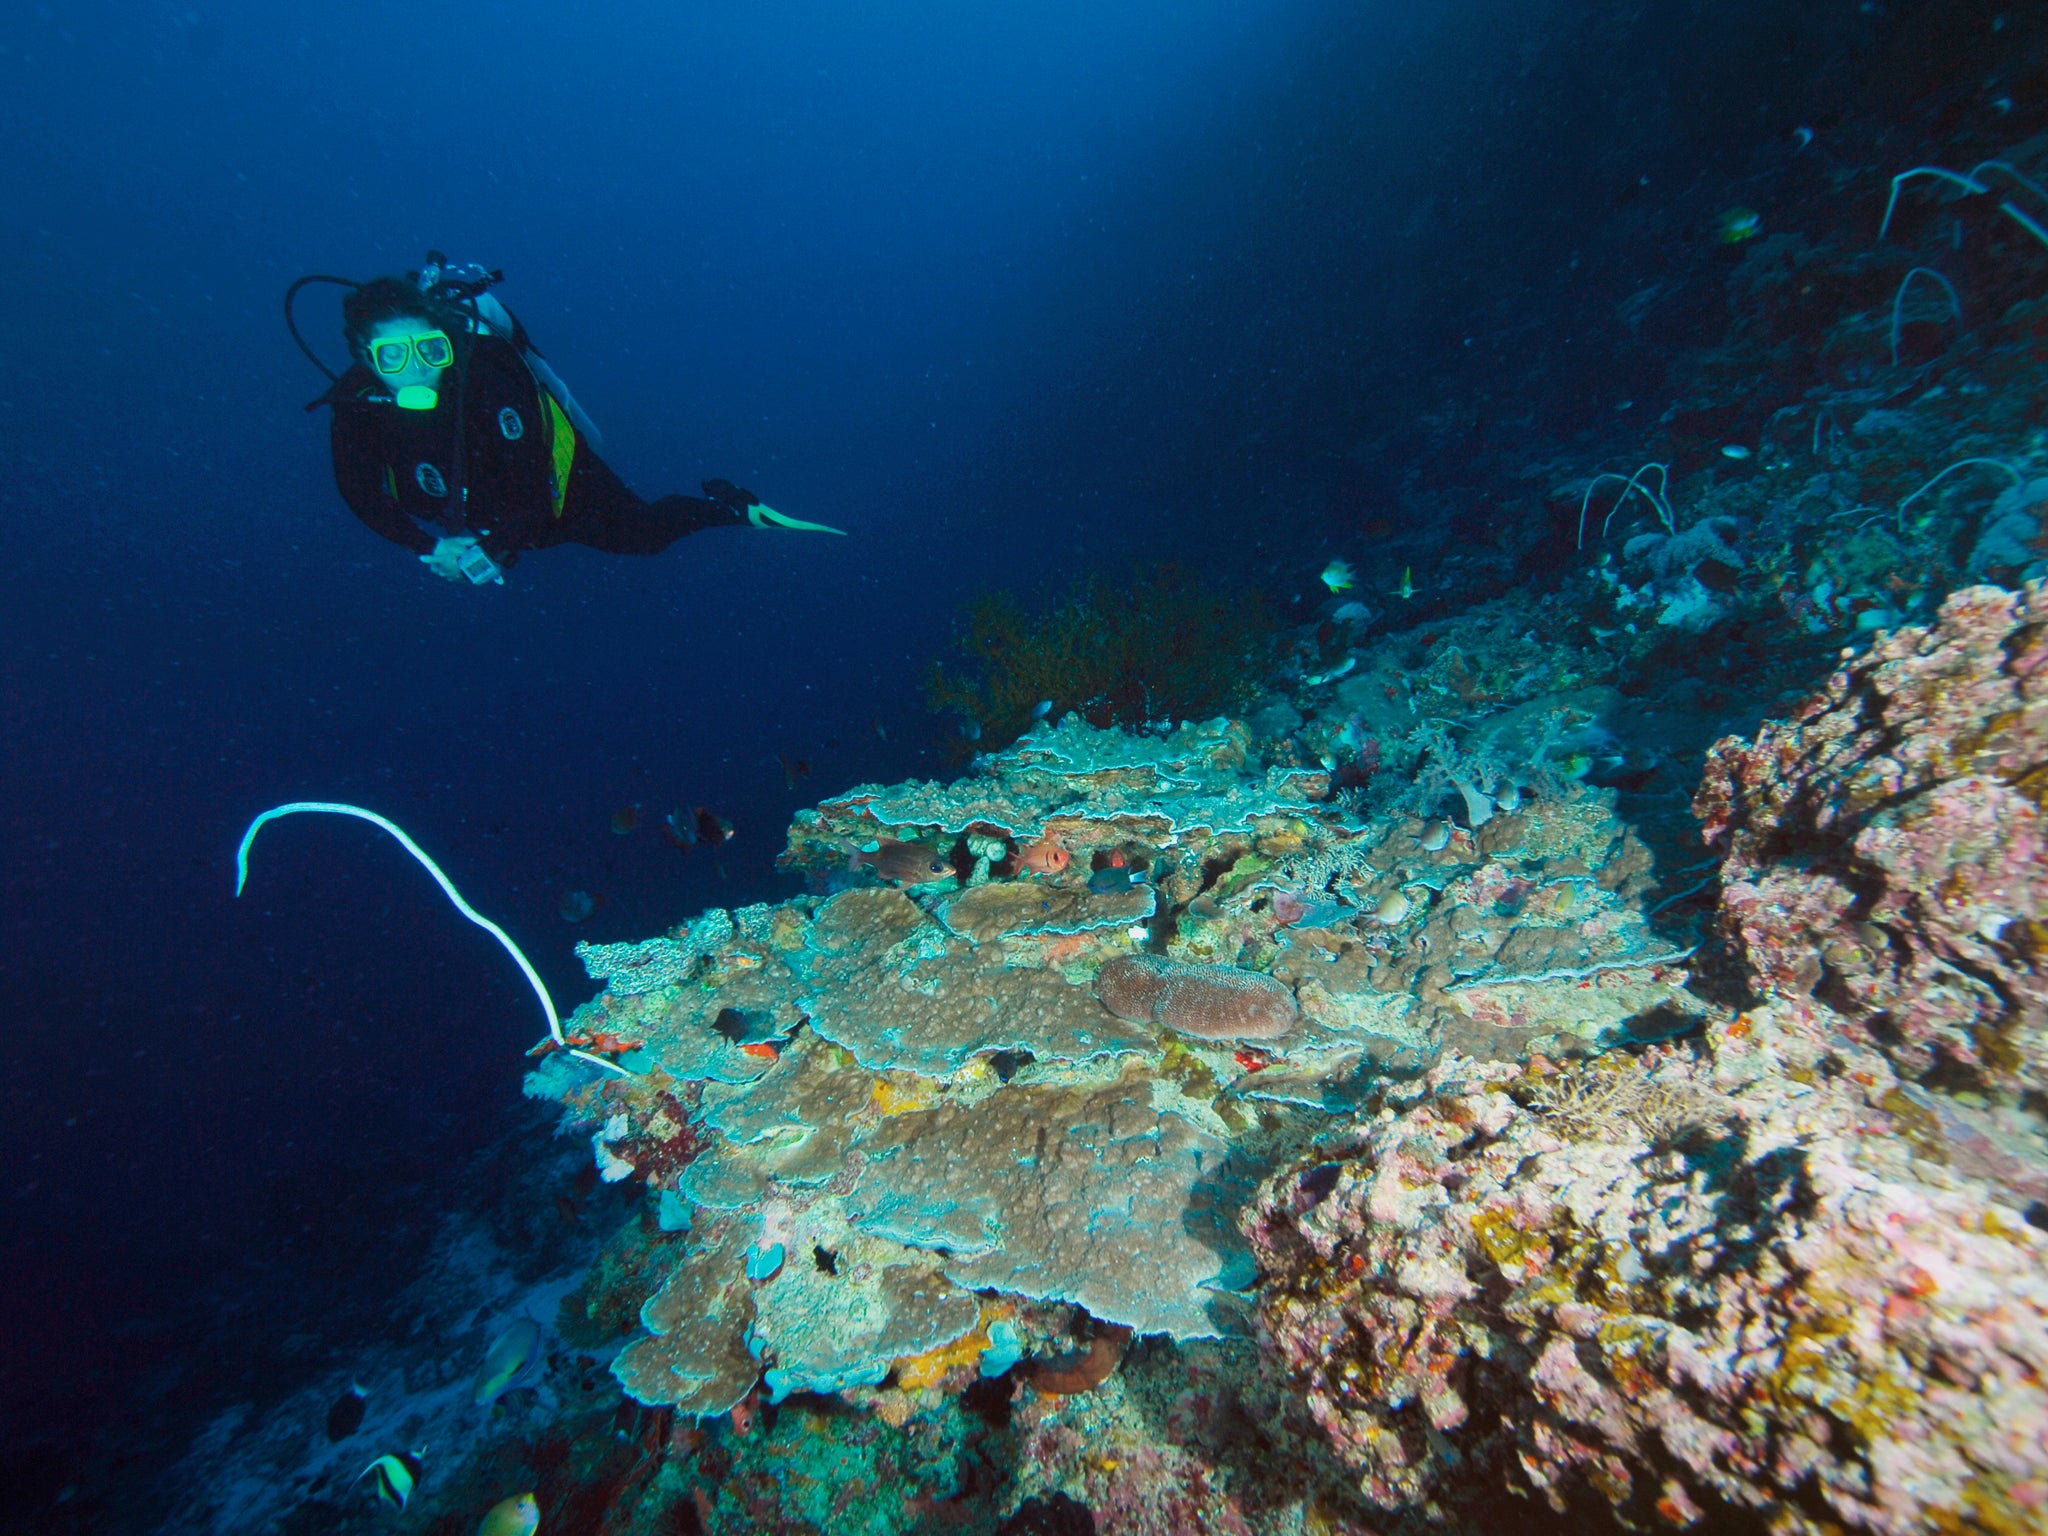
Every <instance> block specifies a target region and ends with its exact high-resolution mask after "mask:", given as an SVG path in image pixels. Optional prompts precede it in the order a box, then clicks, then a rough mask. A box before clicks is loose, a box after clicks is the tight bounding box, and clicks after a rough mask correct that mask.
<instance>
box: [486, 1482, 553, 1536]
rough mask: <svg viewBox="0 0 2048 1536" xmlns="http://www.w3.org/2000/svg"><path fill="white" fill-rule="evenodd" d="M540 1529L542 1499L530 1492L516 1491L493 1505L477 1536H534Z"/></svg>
mask: <svg viewBox="0 0 2048 1536" xmlns="http://www.w3.org/2000/svg"><path fill="white" fill-rule="evenodd" d="M539 1529H540V1500H538V1499H536V1498H535V1497H534V1496H533V1495H532V1494H530V1493H515V1494H513V1495H512V1497H511V1498H509V1499H504V1500H501V1501H499V1502H498V1503H496V1504H493V1505H492V1506H491V1508H490V1512H489V1513H488V1514H486V1515H485V1516H484V1518H483V1522H482V1523H481V1524H480V1525H478V1526H477V1528H476V1536H533V1533H534V1532H535V1531H537V1530H539Z"/></svg>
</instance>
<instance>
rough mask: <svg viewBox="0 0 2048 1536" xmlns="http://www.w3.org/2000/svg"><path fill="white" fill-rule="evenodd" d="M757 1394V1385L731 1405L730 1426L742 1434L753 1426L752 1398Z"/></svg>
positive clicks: (758, 1391)
mask: <svg viewBox="0 0 2048 1536" xmlns="http://www.w3.org/2000/svg"><path fill="white" fill-rule="evenodd" d="M759 1394H760V1389H759V1388H758V1387H757V1388H756V1389H755V1390H754V1391H752V1392H749V1393H748V1394H747V1395H746V1396H745V1397H743V1398H741V1399H740V1400H739V1401H738V1402H736V1403H734V1404H733V1405H732V1427H733V1429H734V1430H736V1431H737V1432H738V1433H740V1434H742V1435H744V1434H746V1433H747V1432H748V1431H749V1430H751V1429H752V1428H753V1427H754V1399H755V1398H756V1397H757V1396H758V1395H759Z"/></svg>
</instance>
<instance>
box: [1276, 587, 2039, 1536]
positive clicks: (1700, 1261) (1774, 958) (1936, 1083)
mask: <svg viewBox="0 0 2048 1536" xmlns="http://www.w3.org/2000/svg"><path fill="white" fill-rule="evenodd" d="M2044 615H2048V604H2044V603H2043V600H2042V597H2041V594H2040V592H2039V590H2038V589H2037V588H2033V587H2029V588H2028V589H2027V590H2026V591H2024V592H2022V593H2017V594H2015V593H2010V592H2003V591H1999V590H1996V589H1986V588H1978V589H1972V590H1968V591H1964V592H1960V593H1957V594H1956V595H1954V596H1953V597H1952V598H1951V599H1950V600H1949V601H1948V603H1947V604H1945V605H1944V607H1943V609H1942V612H1941V617H1940V621H1939V622H1938V623H1937V624H1935V625H1933V626H1930V627H1927V628H1909V629H1903V630H1900V631H1899V632H1897V633H1895V634H1892V635H1890V636H1887V637H1885V638H1882V639H1880V640H1879V641H1878V643H1877V644H1876V645H1875V646H1873V648H1872V649H1871V650H1870V651H1869V652H1867V653H1866V654H1865V655H1863V656H1862V657H1860V658H1858V659H1856V660H1855V661H1853V662H1852V663H1850V664H1849V665H1846V666H1844V667H1843V668H1842V669H1841V670H1840V671H1839V672H1837V673H1836V674H1835V675H1834V677H1833V678H1831V679H1830V681H1829V683H1828V685H1827V686H1826V687H1825V688H1824V689H1823V690H1822V692H1821V693H1820V694H1819V695H1818V696H1817V697H1815V698H1814V699H1813V700H1812V701H1810V702H1809V703H1807V704H1806V705H1805V706H1803V707H1802V708H1801V709H1800V711H1799V712H1798V714H1797V716H1796V718H1795V719H1794V720H1792V721H1789V722H1777V723H1773V724H1770V725H1767V726H1766V727H1765V728H1764V729H1763V730H1762V732H1761V733H1760V734H1759V735H1758V737H1757V738H1756V739H1755V740H1754V741H1753V742H1740V741H1735V740H1727V741H1723V742H1722V743H1721V744H1720V745H1719V746H1717V747H1716V748H1715V751H1714V754H1713V760H1712V762H1711V763H1710V766H1709V770H1708V773H1707V777H1706V781H1705V784H1704V785H1703V787H1702V789H1701V791H1700V795H1699V799H1698V809H1699V811H1700V814H1701V817H1702V820H1703V822H1704V824H1705V825H1704V830H1705V832H1706V835H1707V836H1708V838H1709V839H1710V840H1711V841H1713V842H1715V843H1717V844H1719V845H1721V846H1723V847H1725V848H1726V850H1727V860H1726V864H1725V866H1724V870H1725V879H1726V888H1725V894H1724V897H1723V902H1722V908H1721V921H1722V923H1723V924H1724V925H1725V927H1726V929H1727V931H1728V933H1729V934H1730V935H1731V938H1732V939H1733V941H1734V943H1735V945H1736V946H1737V948H1738V951H1739V953H1740V955H1741V956H1742V957H1743V958H1744V959H1745V960H1746V962H1747V965H1748V969H1749V981H1750V984H1751V985H1752V986H1753V987H1754V988H1755V993H1756V998H1755V1001H1754V1003H1753V1005H1752V1006H1750V1007H1749V1008H1747V1009H1745V1010H1744V1011H1742V1012H1739V1013H1734V1014H1732V1015H1728V1014H1723V1015H1720V1016H1716V1017H1713V1018H1711V1019H1710V1020H1709V1022H1708V1024H1707V1027H1706V1029H1705V1031H1704V1033H1703V1035H1701V1036H1700V1037H1699V1038H1697V1039H1695V1040H1688V1041H1683V1042H1671V1043H1665V1044H1651V1045H1649V1046H1646V1047H1644V1048H1642V1049H1640V1050H1638V1051H1636V1052H1633V1053H1628V1054H1614V1055H1609V1056H1605V1057H1601V1058H1598V1059H1596V1060H1593V1061H1590V1062H1585V1063H1581V1064H1577V1065H1559V1064H1557V1063H1554V1062H1552V1061H1551V1060H1549V1059H1548V1058H1545V1057H1540V1056H1537V1057H1531V1058H1530V1060H1529V1061H1527V1062H1525V1063H1523V1064H1519V1065H1515V1064H1508V1063H1505V1062H1484V1061H1478V1060H1473V1059H1470V1058H1468V1057H1464V1056H1460V1055H1456V1054H1448V1053H1447V1054H1446V1055H1445V1056H1443V1057H1442V1058H1441V1059H1440V1060H1439V1061H1438V1062H1437V1063H1436V1064H1435V1065H1434V1066H1433V1067H1432V1068H1431V1069H1430V1071H1429V1072H1428V1073H1427V1074H1426V1075H1424V1076H1423V1077H1421V1078H1419V1079H1417V1080H1414V1081H1412V1082H1410V1083H1407V1084H1400V1085H1387V1086H1384V1087H1382V1088H1381V1090H1380V1091H1379V1092H1378V1093H1377V1094H1376V1095H1375V1096H1374V1097H1373V1098H1372V1099H1370V1100H1369V1101H1368V1102H1367V1103H1366V1104H1365V1105H1364V1106H1363V1107H1362V1108H1361V1110H1360V1111H1359V1112H1358V1113H1357V1114H1356V1115H1354V1116H1353V1117H1352V1118H1351V1120H1350V1122H1349V1123H1348V1124H1347V1125H1344V1126H1342V1127H1333V1128H1332V1129H1330V1130H1328V1131H1326V1132H1325V1133H1324V1134H1323V1136H1322V1137H1321V1138H1320V1140H1319V1142H1318V1144H1317V1150H1316V1151H1315V1153H1314V1154H1312V1155H1311V1156H1309V1157H1307V1158H1304V1159H1299V1160H1297V1161H1295V1162H1294V1163H1292V1164H1291V1165H1289V1166H1288V1167H1286V1168H1284V1169H1283V1170H1281V1171H1280V1172H1278V1173H1277V1174H1275V1175H1274V1176H1272V1177H1270V1178H1269V1179H1268V1180H1267V1181H1266V1183H1265V1184H1264V1185H1263V1186H1262V1188H1261V1190H1260V1193H1259V1196H1258V1199H1257V1201H1256V1203H1255V1204H1254V1206H1253V1207H1252V1208H1251V1209H1250V1210H1249V1211H1248V1212H1247V1213H1246V1215H1245V1218H1244V1230H1245V1232H1246V1234H1247V1236H1248V1238H1249V1240H1250V1241H1251V1243H1252V1245H1253V1249H1254V1252H1255V1254H1256V1255H1257V1258H1258V1260H1259V1264H1260V1267H1261V1271H1262V1273H1263V1276H1264V1284H1263V1286H1262V1287H1261V1290H1260V1292H1259V1303H1258V1331H1259V1337H1260V1339H1261V1342H1262V1344H1263V1346H1264V1347H1265V1349H1266V1350H1267V1352H1268V1353H1269V1354H1270V1356H1271V1357H1273V1358H1274V1359H1275V1360H1276V1361H1277V1362H1279V1363H1281V1364H1282V1365H1283V1366H1284V1367H1285V1369H1286V1370H1287V1372H1288V1374H1289V1378H1290V1380H1291V1381H1292V1382H1293V1383H1294V1384H1295V1386H1296V1387H1297V1389H1298V1390H1299V1391H1300V1392H1301V1393H1302V1394H1303V1396H1304V1398H1305V1400H1306V1402H1307V1404H1308V1406H1309V1409H1310V1411H1311V1413H1312V1414H1313V1415H1314V1417H1315V1418H1316V1420H1317V1421H1318V1422H1319V1423H1320V1424H1321V1425H1322V1426H1323V1428H1324V1430H1325V1431H1326V1433H1327V1434H1328V1436H1329V1438H1330V1441H1331V1443H1332V1445H1333V1446H1334V1447H1335V1448H1336V1449H1337V1451H1338V1452H1339V1454H1340V1455H1341V1456H1342V1457H1343V1458H1344V1459H1345V1461H1346V1462H1347V1463H1348V1464H1349V1465H1350V1467H1351V1468H1352V1471H1353V1474H1354V1476H1355V1477H1356V1479H1357V1483H1358V1487H1359V1488H1360V1490H1361V1492H1362V1493H1363V1494H1364V1495H1365V1496H1366V1497H1367V1498H1368V1499H1369V1500H1370V1501H1371V1502H1372V1503H1374V1504H1376V1505H1378V1506H1379V1507H1381V1508H1383V1509H1387V1510H1395V1509H1407V1508H1413V1507H1427V1508H1432V1509H1435V1510H1436V1511H1438V1512H1439V1513H1441V1514H1449V1515H1455V1514H1456V1513H1457V1512H1458V1511H1459V1510H1460V1508H1461V1507H1468V1506H1469V1504H1470V1502H1471V1500H1472V1498H1473V1496H1474V1491H1475V1489H1477V1488H1487V1487H1491V1488H1498V1487H1501V1486H1506V1487H1509V1488H1512V1489H1516V1490H1518V1491H1521V1492H1523V1493H1526V1494H1528V1495H1529V1496H1531V1497H1540V1498H1542V1499H1544V1500H1547V1501H1548V1502H1549V1503H1551V1504H1552V1505H1553V1506H1554V1507H1556V1508H1557V1509H1559V1510H1564V1509H1567V1508H1575V1507H1579V1506H1580V1505H1582V1504H1583V1502H1584V1501H1587V1500H1593V1501H1597V1502H1604V1503H1607V1504H1610V1505H1612V1506H1613V1508H1614V1509H1615V1510H1616V1512H1617V1513H1618V1514H1619V1515H1620V1516H1621V1518H1622V1519H1623V1521H1624V1522H1625V1523H1627V1524H1630V1525H1633V1526H1636V1527H1639V1528H1640V1527H1658V1526H1664V1527H1674V1528H1675V1527H1686V1526H1692V1525H1695V1524H1698V1523H1699V1522H1701V1521H1703V1520H1707V1521H1709V1522H1710V1523H1711V1522H1712V1521H1716V1520H1722V1519H1726V1518H1729V1517H1731V1516H1740V1515H1744V1514H1750V1515H1757V1516H1764V1517H1767V1518H1768V1521H1769V1528H1770V1529H1771V1530H1773V1531H1786V1532H1811V1533H1815V1536H1818V1533H1821V1532H1830V1531H1836V1530H1841V1529H1855V1530H1867V1531H1876V1532H1884V1533H1900V1536H1903V1533H1907V1532H1931V1531H1951V1530H1982V1531H1998V1532H2007V1531H2011V1532H2018V1531H2029V1530H2038V1529H2040V1528H2041V1524H2042V1520H2043V1515H2044V1511H2048V1267H2044V1261H2048V1234H2044V1232H2043V1231H2041V1230H2040V1229H2039V1228H2040V1224H2041V1223H2042V1222H2044V1221H2048V1209H2044V1208H2043V1207H2042V1205H2041V1204H2040V1201H2041V1199H2042V1196H2043V1193H2044V1191H2048V1177H2044V1174H2048V1148H2044V1147H2043V1145H2042V1143H2041V1141H2040V1139H2039V1138H2038V1136H2037V1135H2036V1133H2035V1132H2034V1130H2033V1128H2032V1122H2033V1118H2034V1117H2033V1114H2032V1112H2031V1111H2032V1109H2033V1107H2034V1106H2036V1105H2037V1104H2038V1100H2037V1099H2035V1098H2034V1096H2033V1095H2034V1093H2035V1089H2034V1087H2033V1085H2034V1083H2035V1081H2036V1074H2037V1072H2038V1062H2039V1053H2038V1047H2037V1030H2038V1001H2037V1000H2038V998H2039V995H2040V994H2039V979H2038V975H2037V973H2036V971H2035V970H2034V966H2033V957H2034V954H2035V950H2034V942H2035V940H2034V935H2035V934H2037V933H2039V932H2040V931H2041V929H2040V927H2039V925H2040V923H2041V922H2042V920H2043V918H2044V916H2048V913H2044V910H2043V907H2042V904H2041V901H2040V895H2041V890H2042V887H2041V884H2040V879H2041V876H2040V864H2039V860H2038V855H2037V853H2036V852H2035V850H2036V849H2037V847H2038V844H2037V843H2036V841H2035V838H2036V836H2037V816H2038V807H2037V805H2036V803H2035V798H2034V785H2035V776H2036V775H2037V774H2038V772H2039V767H2038V765H2039V764H2040V762H2041V754H2040V752H2039V750H2038V749H2039V745H2040V742H2041V740H2042V737H2041V736H2040V734H2039V731H2040V721H2041V718H2042V717H2041V716H2040V714H2039V710H2038V705H2037V704H2036V703H2035V695H2036V694H2037V692H2038V685H2037V684H2036V683H2035V682H2034V681H2033V679H2034V677H2035V674H2036V670H2037V668H2038V665H2039V661H2038V659H2037V658H2038V655H2039V653H2038V650H2037V643H2038V642H2037V637H2038V636H2039V635H2040V633H2041V623H2042V618H2043V616H2044Z"/></svg>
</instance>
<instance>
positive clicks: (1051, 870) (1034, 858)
mask: <svg viewBox="0 0 2048 1536" xmlns="http://www.w3.org/2000/svg"><path fill="white" fill-rule="evenodd" d="M1073 862H1074V856H1073V855H1072V854H1071V853H1069V852H1067V850H1066V849H1065V848H1063V847H1061V846H1060V843H1059V840H1058V839H1057V838H1052V837H1041V838H1040V839H1038V841H1037V842H1035V843H1026V844H1025V845H1024V846H1023V847H1021V848H1019V849H1018V850H1017V867H1018V868H1019V869H1028V870H1030V871H1031V873H1033V874H1034V875H1056V874H1058V873H1059V872H1060V871H1061V870H1063V869H1065V868H1066V867H1067V866H1068V865H1069V864H1071V863H1073Z"/></svg>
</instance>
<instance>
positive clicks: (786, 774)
mask: <svg viewBox="0 0 2048 1536" xmlns="http://www.w3.org/2000/svg"><path fill="white" fill-rule="evenodd" d="M775 761H777V762H778V763H780V764H782V782H783V783H784V784H786V785H788V786H789V787H790V788H791V789H795V788H796V781H797V780H798V779H808V778H809V777H810V776H811V765H810V764H809V763H808V762H806V761H805V760H804V759H803V758H801V757H795V758H791V757H784V756H783V755H782V754H781V753H780V752H778V753H776V754H775Z"/></svg>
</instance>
